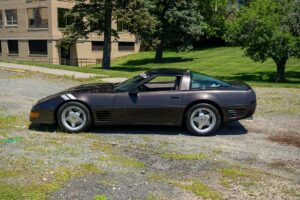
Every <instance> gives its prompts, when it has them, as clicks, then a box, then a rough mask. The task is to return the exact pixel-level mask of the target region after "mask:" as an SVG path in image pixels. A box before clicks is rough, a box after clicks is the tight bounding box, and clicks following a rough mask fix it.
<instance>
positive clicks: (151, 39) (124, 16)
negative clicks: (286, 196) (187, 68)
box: [117, 0, 206, 62]
mask: <svg viewBox="0 0 300 200" xmlns="http://www.w3.org/2000/svg"><path fill="white" fill-rule="evenodd" d="M136 2H138V3H136ZM136 2H132V3H131V4H129V5H128V6H127V7H126V8H124V9H123V10H119V12H118V14H117V17H118V20H120V21H125V22H127V23H128V26H129V30H130V32H133V33H135V34H136V35H139V36H140V37H141V38H142V39H143V41H144V42H145V43H146V44H148V45H150V46H151V47H153V48H154V49H155V51H156V55H155V60H156V61H157V62H161V61H162V59H163V50H164V48H165V47H167V46H170V45H171V44H172V45H175V46H176V47H177V48H178V50H188V49H191V48H192V47H193V46H192V42H193V40H194V39H199V38H200V36H201V35H203V34H204V31H205V30H206V23H205V22H204V21H203V17H202V15H201V14H200V12H199V10H198V3H199V1H198V0H137V1H136ZM137 4H138V5H137ZM140 12H141V13H143V15H140V14H138V13H140ZM141 16H142V17H143V18H141Z"/></svg>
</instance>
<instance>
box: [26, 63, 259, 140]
mask: <svg viewBox="0 0 300 200" xmlns="http://www.w3.org/2000/svg"><path fill="white" fill-rule="evenodd" d="M255 108H256V96H255V92H254V91H253V89H252V88H251V87H250V86H248V85H246V84H230V83H226V82H223V81H220V80H217V79H215V78H212V77H209V76H206V75H204V74H200V73H196V72H191V71H189V70H181V69H156V70H151V71H148V72H145V73H142V74H140V75H138V76H135V77H133V78H131V79H128V80H126V81H124V82H123V83H120V84H109V83H104V84H100V83H96V84H87V85H81V86H78V87H74V88H70V89H68V90H65V91H63V92H60V93H58V94H54V95H51V96H48V97H46V98H44V99H41V100H40V101H38V102H37V103H36V104H35V105H34V106H33V108H32V110H31V113H30V121H31V122H32V123H39V124H55V123H58V125H59V127H60V128H61V129H62V130H63V131H67V132H81V131H85V130H87V129H88V128H89V127H90V126H91V124H92V123H93V124H95V125H129V124H130V125H133V124H135V125H137V124H139V125H175V126H181V125H183V124H185V125H186V127H187V128H188V130H189V131H190V132H191V133H193V134H196V135H208V134H211V133H213V132H214V131H215V130H216V129H218V127H219V125H220V123H221V122H227V121H232V120H239V119H244V118H248V117H250V116H252V115H253V113H254V112H255Z"/></svg>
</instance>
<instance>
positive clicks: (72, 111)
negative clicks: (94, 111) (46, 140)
mask: <svg viewBox="0 0 300 200" xmlns="http://www.w3.org/2000/svg"><path fill="white" fill-rule="evenodd" d="M57 120H58V124H59V127H60V128H61V129H62V130H63V131H66V132H70V133H78V132H82V131H85V130H87V129H88V128H89V127H90V126H91V122H92V119H91V114H90V111H89V109H88V108H87V107H86V106H85V105H83V104H82V103H79V102H68V103H65V104H63V105H62V106H61V107H60V108H59V110H58V112H57Z"/></svg>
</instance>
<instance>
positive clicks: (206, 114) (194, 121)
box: [186, 103, 221, 136]
mask: <svg viewBox="0 0 300 200" xmlns="http://www.w3.org/2000/svg"><path fill="white" fill-rule="evenodd" d="M220 123H221V117H220V113H219V111H218V110H217V109H216V108H215V107H214V106H212V105H210V104H206V103H200V104H196V105H194V106H192V107H191V108H190V109H189V110H188V112H187V115H186V127H187V129H188V130H189V131H190V132H191V133H192V134H194V135H200V136H205V135H211V134H212V133H213V132H215V131H216V130H217V129H218V128H219V126H220Z"/></svg>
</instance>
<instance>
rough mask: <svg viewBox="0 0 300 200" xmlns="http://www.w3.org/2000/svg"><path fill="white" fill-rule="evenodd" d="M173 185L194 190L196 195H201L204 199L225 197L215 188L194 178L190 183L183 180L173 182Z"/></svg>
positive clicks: (215, 199)
mask: <svg viewBox="0 0 300 200" xmlns="http://www.w3.org/2000/svg"><path fill="white" fill-rule="evenodd" d="M172 185H174V186H177V187H179V188H182V189H185V190H189V191H191V192H193V193H194V194H195V195H196V196H198V197H201V198H202V199H213V200H220V199H223V198H222V197H221V194H220V193H219V192H217V191H216V190H214V189H213V188H211V187H209V186H207V185H206V184H204V183H202V182H201V181H198V180H194V181H192V182H191V183H189V184H185V183H181V182H173V183H172Z"/></svg>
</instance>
